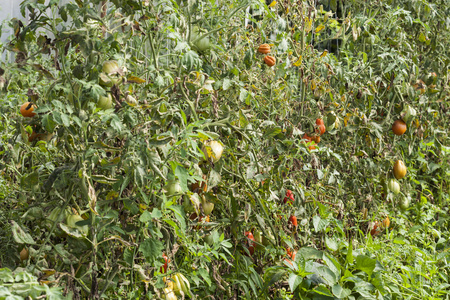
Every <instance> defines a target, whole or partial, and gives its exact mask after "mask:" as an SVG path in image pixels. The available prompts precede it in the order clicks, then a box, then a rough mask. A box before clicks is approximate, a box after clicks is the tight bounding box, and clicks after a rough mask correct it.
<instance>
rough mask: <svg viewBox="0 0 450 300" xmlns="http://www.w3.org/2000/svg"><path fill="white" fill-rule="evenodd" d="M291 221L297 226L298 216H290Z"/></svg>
mask: <svg viewBox="0 0 450 300" xmlns="http://www.w3.org/2000/svg"><path fill="white" fill-rule="evenodd" d="M289 222H291V223H292V225H294V226H295V227H297V217H296V216H290V217H289Z"/></svg>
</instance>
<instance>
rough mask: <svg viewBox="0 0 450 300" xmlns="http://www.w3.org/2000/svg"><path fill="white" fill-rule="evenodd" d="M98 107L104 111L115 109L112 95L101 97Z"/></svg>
mask: <svg viewBox="0 0 450 300" xmlns="http://www.w3.org/2000/svg"><path fill="white" fill-rule="evenodd" d="M97 107H98V108H100V109H103V110H106V109H110V108H112V107H113V99H112V96H111V94H110V93H108V94H107V96H100V97H99V98H98V102H97Z"/></svg>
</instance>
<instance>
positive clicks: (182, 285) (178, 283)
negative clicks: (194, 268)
mask: <svg viewBox="0 0 450 300" xmlns="http://www.w3.org/2000/svg"><path fill="white" fill-rule="evenodd" d="M171 279H172V281H173V291H174V293H175V294H176V295H178V296H182V295H183V294H184V296H189V297H190V296H191V290H190V289H191V284H190V283H189V280H187V278H186V277H185V276H184V275H183V274H181V273H175V274H173V275H172V277H171Z"/></svg>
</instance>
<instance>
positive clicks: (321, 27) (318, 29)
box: [315, 24, 325, 33]
mask: <svg viewBox="0 0 450 300" xmlns="http://www.w3.org/2000/svg"><path fill="white" fill-rule="evenodd" d="M324 28H325V25H323V24H320V25H319V26H317V28H316V30H315V32H316V33H318V32H319V31H322V30H323V29H324Z"/></svg>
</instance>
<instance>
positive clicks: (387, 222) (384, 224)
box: [382, 217, 391, 228]
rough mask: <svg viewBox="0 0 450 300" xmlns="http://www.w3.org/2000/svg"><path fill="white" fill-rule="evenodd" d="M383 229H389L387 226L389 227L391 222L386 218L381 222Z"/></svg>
mask: <svg viewBox="0 0 450 300" xmlns="http://www.w3.org/2000/svg"><path fill="white" fill-rule="evenodd" d="M382 224H383V228H389V225H391V220H389V217H386V218H385V219H384V220H383V222H382Z"/></svg>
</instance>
